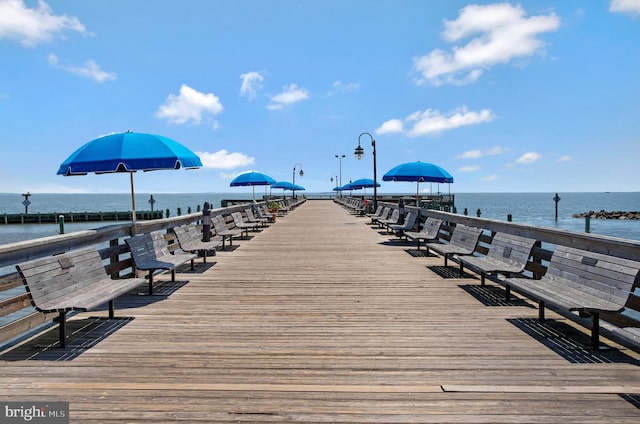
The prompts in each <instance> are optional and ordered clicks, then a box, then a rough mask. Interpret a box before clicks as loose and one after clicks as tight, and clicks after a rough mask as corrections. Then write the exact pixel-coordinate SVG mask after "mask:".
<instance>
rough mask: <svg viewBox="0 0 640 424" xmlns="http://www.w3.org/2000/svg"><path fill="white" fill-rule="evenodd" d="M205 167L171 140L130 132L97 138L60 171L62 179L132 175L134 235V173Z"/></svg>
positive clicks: (192, 154)
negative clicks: (81, 176)
mask: <svg viewBox="0 0 640 424" xmlns="http://www.w3.org/2000/svg"><path fill="white" fill-rule="evenodd" d="M200 166H202V162H201V161H200V158H199V157H198V155H196V154H195V153H193V152H192V151H191V150H189V149H187V148H186V147H185V146H183V145H182V144H180V143H178V142H177V141H175V140H172V139H170V138H167V137H163V136H161V135H155V134H145V133H137V132H131V131H127V132H124V133H115V134H109V135H105V136H103V137H99V138H96V139H95V140H92V141H89V142H88V143H86V144H84V145H83V146H81V147H80V148H79V149H78V150H76V151H75V152H73V153H72V154H71V156H69V157H68V158H67V159H66V160H65V161H64V162H62V164H61V165H60V168H59V169H58V172H57V174H58V175H64V176H72V175H86V174H88V173H96V174H109V173H115V172H128V173H129V175H130V181H131V212H132V214H131V215H132V224H133V233H134V234H135V232H136V204H135V200H134V188H133V173H134V172H136V171H156V170H160V169H180V168H184V169H193V168H198V167H200Z"/></svg>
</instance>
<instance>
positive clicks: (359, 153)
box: [353, 141, 364, 160]
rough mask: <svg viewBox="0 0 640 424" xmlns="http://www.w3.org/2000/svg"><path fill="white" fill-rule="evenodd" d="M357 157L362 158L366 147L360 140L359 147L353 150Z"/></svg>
mask: <svg viewBox="0 0 640 424" xmlns="http://www.w3.org/2000/svg"><path fill="white" fill-rule="evenodd" d="M353 154H354V155H355V157H356V159H358V160H360V159H362V158H363V157H364V149H363V148H362V146H360V141H358V147H356V149H355V150H354V151H353Z"/></svg>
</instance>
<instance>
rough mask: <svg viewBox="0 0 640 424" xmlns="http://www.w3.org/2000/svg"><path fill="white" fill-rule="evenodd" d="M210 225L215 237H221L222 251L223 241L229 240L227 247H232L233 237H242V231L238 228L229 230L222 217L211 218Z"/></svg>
mask: <svg viewBox="0 0 640 424" xmlns="http://www.w3.org/2000/svg"><path fill="white" fill-rule="evenodd" d="M211 223H212V224H213V229H214V230H215V232H216V235H218V236H220V237H222V249H223V250H224V245H225V240H226V239H227V238H228V239H229V246H232V245H233V237H234V236H240V235H242V230H241V229H239V228H229V227H227V224H226V222H224V218H223V217H222V215H216V216H212V217H211Z"/></svg>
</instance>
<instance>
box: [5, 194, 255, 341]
mask: <svg viewBox="0 0 640 424" xmlns="http://www.w3.org/2000/svg"><path fill="white" fill-rule="evenodd" d="M246 207H247V204H242V205H234V206H229V207H226V208H219V209H212V210H211V215H212V216H214V215H223V216H224V217H225V220H226V221H228V222H230V221H232V218H231V217H230V214H231V213H232V212H236V211H242V210H244V209H246ZM202 217H203V215H202V213H191V214H188V215H181V216H177V217H172V218H165V219H154V220H151V221H138V222H137V223H136V231H137V232H138V233H147V232H150V231H155V230H165V231H167V232H168V233H169V234H170V231H169V230H170V229H171V228H174V227H177V226H180V225H184V224H189V223H200V221H201V220H202ZM131 234H132V226H131V223H130V222H129V223H123V224H114V225H108V226H104V227H100V228H97V229H95V230H84V231H76V232H73V233H68V234H60V235H55V236H50V237H43V238H39V239H33V240H26V241H21V242H16V243H9V244H4V245H0V344H2V343H4V342H7V341H8V340H11V339H13V338H15V337H18V336H21V335H24V334H26V333H28V332H29V331H31V330H33V329H34V328H37V327H38V326H40V325H41V324H44V323H46V322H48V321H50V320H52V319H53V318H55V317H57V316H58V315H57V314H43V313H39V312H36V311H35V309H34V308H33V307H32V306H31V303H30V301H29V298H28V295H27V293H26V291H25V289H24V287H23V284H22V281H21V279H20V276H19V275H18V273H17V272H16V271H15V265H16V264H19V263H21V262H24V261H27V260H32V259H37V258H41V257H45V256H49V255H55V254H58V253H62V252H66V251H69V250H73V249H79V248H82V247H88V246H93V247H96V249H98V252H99V253H100V256H101V257H102V259H103V260H104V261H105V262H106V263H107V265H106V268H107V273H108V274H109V275H111V276H112V277H113V278H122V277H127V276H130V275H132V273H133V268H132V266H131V265H132V261H131V256H130V253H129V251H128V248H127V246H126V243H125V242H124V239H125V238H127V237H129V236H130V235H131ZM167 238H168V239H169V243H171V244H170V250H175V249H176V248H177V243H176V242H175V241H174V240H173V238H172V236H171V235H168V236H167ZM1 270H4V271H1Z"/></svg>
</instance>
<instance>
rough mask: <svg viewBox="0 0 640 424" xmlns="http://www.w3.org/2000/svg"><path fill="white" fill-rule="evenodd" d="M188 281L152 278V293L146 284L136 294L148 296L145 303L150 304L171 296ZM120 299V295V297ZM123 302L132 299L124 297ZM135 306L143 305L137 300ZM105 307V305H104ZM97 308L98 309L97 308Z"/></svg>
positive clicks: (143, 296) (128, 302)
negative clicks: (150, 293)
mask: <svg viewBox="0 0 640 424" xmlns="http://www.w3.org/2000/svg"><path fill="white" fill-rule="evenodd" d="M188 283H189V280H176V281H171V280H168V281H164V280H154V281H153V294H152V295H149V292H148V291H147V286H146V285H145V286H140V290H138V292H137V294H138V296H136V297H137V298H141V299H144V298H149V300H148V301H147V302H146V303H145V304H150V303H154V302H158V301H160V300H162V299H164V298H167V297H169V296H171V295H172V294H173V293H175V292H176V291H178V290H179V289H180V288H181V287H184V286H186V285H187V284H188ZM120 299H122V297H121V298H120ZM123 302H126V304H127V305H129V304H130V303H132V302H134V300H128V299H125V300H124V301H123ZM135 303H136V306H138V307H139V306H144V305H142V304H140V303H138V302H135ZM104 307H105V308H106V305H105V306H104ZM98 310H99V309H98Z"/></svg>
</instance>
